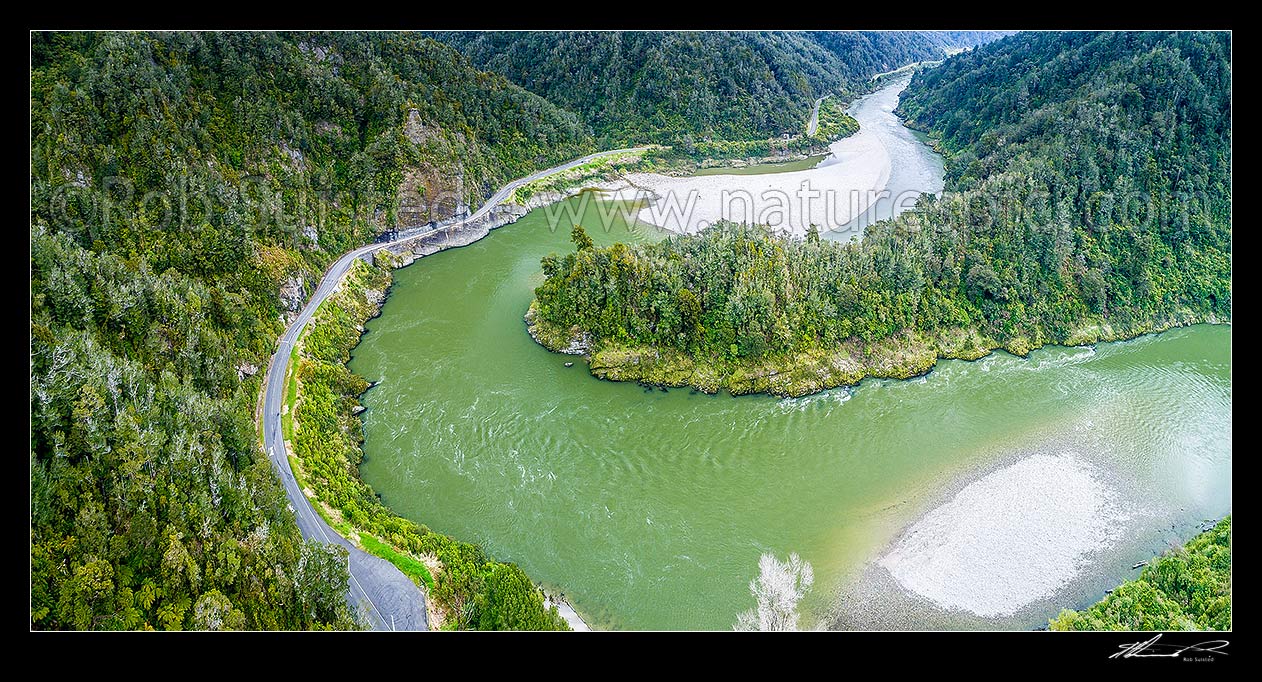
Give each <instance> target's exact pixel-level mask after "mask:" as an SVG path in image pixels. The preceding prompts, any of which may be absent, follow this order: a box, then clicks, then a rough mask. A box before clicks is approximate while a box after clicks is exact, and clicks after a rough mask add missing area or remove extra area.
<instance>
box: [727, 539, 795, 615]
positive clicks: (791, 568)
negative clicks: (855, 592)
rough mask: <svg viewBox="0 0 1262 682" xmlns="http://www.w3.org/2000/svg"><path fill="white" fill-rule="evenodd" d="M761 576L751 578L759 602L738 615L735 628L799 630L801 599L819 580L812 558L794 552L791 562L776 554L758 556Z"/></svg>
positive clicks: (791, 555)
mask: <svg viewBox="0 0 1262 682" xmlns="http://www.w3.org/2000/svg"><path fill="white" fill-rule="evenodd" d="M758 571H759V573H758V577H757V578H755V579H754V580H751V581H749V591H750V593H751V594H753V595H754V600H755V602H756V603H757V606H756V607H754V608H753V609H750V610H749V611H746V612H744V613H742V614H740V615H739V616H737V617H736V625H734V626H732V629H733V630H752V631H768V630H797V629H798V602H800V601H802V597H804V596H806V593H807V592H808V591H809V590H810V589H811V586H812V585H814V584H815V571H814V570H813V569H812V568H811V564H810V562H807V561H802V558H801V557H799V556H798V555H797V552H793V553H792V554H790V555H789V560H788V561H787V562H783V561H780V560H779V559H777V558H776V557H775V555H774V554H770V553H767V554H763V555H762V557H761V558H759V559H758Z"/></svg>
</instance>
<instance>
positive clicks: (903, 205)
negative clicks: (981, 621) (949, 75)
mask: <svg viewBox="0 0 1262 682" xmlns="http://www.w3.org/2000/svg"><path fill="white" fill-rule="evenodd" d="M910 81H911V74H910V72H909V73H908V74H906V75H905V76H900V77H899V78H897V79H895V80H893V81H891V82H890V83H889V84H888V85H886V86H884V87H882V88H881V89H879V90H877V91H875V92H873V93H871V94H868V95H865V96H863V97H860V98H859V99H857V100H855V101H854V102H853V103H852V104H851V105H850V107H849V108H848V109H847V112H848V113H849V114H850V115H851V116H853V117H854V118H855V120H857V121H858V122H859V131H858V132H857V133H855V134H854V135H851V136H849V137H846V138H843V139H841V140H837V141H836V142H833V143H832V144H831V145H829V155H828V157H827V158H825V159H823V160H822V161H820V162H819V163H818V164H814V162H813V161H809V160H808V161H807V162H805V163H809V164H811V165H809V166H804V162H794V163H792V164H787V165H780V166H779V167H771V168H767V167H762V166H755V167H749V168H743V169H709V170H707V171H705V172H704V173H698V174H696V175H692V176H688V177H667V176H665V175H659V174H655V173H634V174H631V175H630V176H629V177H628V179H627V183H626V185H625V186H624V187H620V188H618V189H616V190H611V196H614V197H616V198H620V199H624V200H633V199H637V198H645V197H646V196H651V197H652V199H653V201H651V202H650V203H648V204H647V205H646V206H645V208H644V209H643V210H641V211H640V212H639V215H638V217H639V219H640V220H642V221H644V222H646V223H651V224H653V225H658V226H661V227H664V228H667V229H670V230H672V231H674V232H696V231H698V230H701V229H703V228H704V227H705V226H707V225H710V224H713V223H714V222H715V221H716V220H720V219H722V220H731V221H734V222H752V223H759V224H764V225H768V226H770V227H772V228H773V229H778V230H783V231H786V232H789V233H792V234H797V235H803V234H805V233H806V231H807V227H808V226H809V225H812V224H813V225H815V226H817V227H818V228H819V229H820V231H821V233H822V234H824V235H825V236H826V237H827V238H829V239H837V240H849V239H853V238H856V237H858V236H860V235H862V228H863V227H865V226H866V225H868V224H869V223H871V222H872V221H873V220H881V219H884V218H888V217H890V216H891V215H894V214H897V213H899V212H901V211H903V210H906V209H908V208H910V207H912V206H913V205H914V204H915V203H916V199H917V198H918V197H919V196H920V194H921V193H922V192H928V193H933V194H936V193H939V192H941V191H942V171H943V168H942V158H941V157H940V156H939V155H938V154H936V153H935V152H934V151H933V150H932V149H930V148H929V147H928V146H926V145H925V144H924V143H923V141H922V136H920V135H919V134H918V133H915V132H913V131H911V130H909V129H907V128H906V127H904V126H903V125H902V123H901V122H900V121H899V119H898V117H897V116H895V115H894V114H893V110H894V108H895V107H896V106H898V97H899V93H901V92H902V91H903V89H904V88H906V87H907V84H908V83H909V82H910ZM759 171H767V172H762V173H759Z"/></svg>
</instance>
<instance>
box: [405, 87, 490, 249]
mask: <svg viewBox="0 0 1262 682" xmlns="http://www.w3.org/2000/svg"><path fill="white" fill-rule="evenodd" d="M403 134H404V135H405V136H406V137H407V139H408V141H410V142H411V143H412V144H414V145H416V147H417V150H418V151H419V152H420V157H421V159H422V161H421V162H420V163H419V164H417V165H416V166H413V167H411V168H408V169H407V170H405V171H404V173H403V182H401V183H400V184H399V189H398V198H399V210H398V227H399V228H404V229H406V228H409V227H419V226H421V225H425V224H427V223H429V222H431V221H440V220H445V219H447V218H450V217H452V216H455V215H460V214H462V213H464V212H466V211H469V210H470V209H469V204H468V201H469V197H468V195H467V192H468V191H469V188H468V187H467V186H466V182H465V168H464V164H463V163H462V161H461V159H462V158H465V157H466V156H467V155H469V154H476V153H477V143H476V142H471V141H470V140H469V139H468V138H467V137H466V136H465V134H464V133H463V132H460V131H456V132H454V133H452V132H451V131H447V130H444V129H443V128H441V127H439V126H436V125H432V124H429V123H426V122H425V121H423V120H422V119H421V116H420V113H419V112H418V111H417V110H416V109H411V110H409V111H408V119H407V122H406V123H405V124H404V126H403Z"/></svg>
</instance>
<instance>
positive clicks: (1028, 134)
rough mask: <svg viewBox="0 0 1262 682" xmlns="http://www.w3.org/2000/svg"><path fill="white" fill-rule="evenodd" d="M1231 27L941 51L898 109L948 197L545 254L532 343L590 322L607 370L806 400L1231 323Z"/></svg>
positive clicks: (596, 361)
mask: <svg viewBox="0 0 1262 682" xmlns="http://www.w3.org/2000/svg"><path fill="white" fill-rule="evenodd" d="M1229 40H1230V38H1229V35H1228V34H1225V33H1190V32H1184V33H1138V34H1135V33H1068V34H1051V33H1033V34H1018V35H1016V36H1013V37H1009V38H1006V39H1004V40H1001V41H998V42H996V43H992V44H989V45H985V46H982V47H980V48H978V49H976V50H974V51H971V52H969V53H966V54H962V55H959V56H957V57H953V58H951V59H950V60H948V61H947V62H946V63H945V64H944V65H942V66H941V67H939V68H937V69H930V70H928V71H925V72H923V73H922V74H920V75H917V76H916V77H915V79H914V81H913V83H912V84H911V86H910V87H909V88H908V89H907V91H906V93H905V94H904V97H903V101H902V104H901V107H902V110H903V111H904V112H905V113H906V115H907V116H909V117H910V119H911V121H912V123H913V124H914V125H917V126H919V127H922V128H924V129H925V130H926V131H928V132H929V133H930V135H931V137H933V138H935V139H937V140H938V141H939V144H940V146H941V147H942V148H943V149H944V150H945V152H946V153H947V156H948V174H947V189H948V190H949V192H950V194H949V196H947V197H944V198H941V199H937V200H932V199H929V200H924V201H922V202H921V208H920V209H919V210H917V211H912V212H908V213H905V214H903V215H901V216H900V217H899V218H897V219H895V220H892V221H885V222H882V223H878V224H877V225H874V226H872V227H871V228H869V230H868V234H867V236H866V238H865V239H863V240H862V241H861V242H856V243H851V244H846V245H842V244H837V243H830V242H826V241H820V240H819V239H817V238H808V240H807V241H806V242H805V243H803V242H795V241H791V240H788V239H784V238H781V237H777V236H773V235H770V234H767V233H766V232H764V231H763V230H761V229H759V228H751V227H740V226H730V225H719V226H716V227H713V228H710V229H708V230H706V231H704V232H702V233H701V234H700V235H697V236H690V237H689V236H684V237H674V238H671V239H669V240H665V241H663V242H660V243H657V244H646V245H636V246H634V247H626V246H623V245H615V246H613V247H611V248H605V249H598V248H582V249H580V250H579V251H578V252H577V253H571V254H567V255H565V256H564V257H549V258H546V259H545V260H544V263H543V267H544V273H545V274H546V276H547V279H546V281H545V282H544V284H543V285H542V286H540V287H539V288H538V289H537V290H536V302H535V303H534V305H533V306H532V311H531V318H532V322H533V323H534V325H535V333H536V337H537V338H540V339H541V340H542V341H543V342H544V343H545V344H546V345H549V346H550V347H557V346H564V345H566V344H567V343H568V342H569V340H570V339H572V338H575V337H583V336H584V335H586V336H587V337H588V339H589V341H590V345H591V347H592V348H593V351H594V353H593V362H592V369H593V371H596V372H597V373H598V374H601V375H602V376H607V377H609V378H621V379H641V380H648V381H653V382H655V383H668V384H692V385H696V386H700V387H702V388H706V389H707V390H713V389H717V388H718V387H727V388H729V389H732V390H734V391H737V392H746V391H771V392H774V393H787V394H801V393H808V392H811V391H814V390H819V389H821V388H824V387H827V386H832V385H838V384H843V383H852V382H854V381H856V380H857V379H858V378H861V377H862V376H865V375H878V376H909V375H912V374H916V373H919V372H923V371H926V370H927V369H928V368H929V367H930V366H932V364H933V362H934V361H935V359H936V358H937V357H977V356H979V355H981V354H984V353H985V352H988V351H989V350H990V349H992V348H995V347H1000V346H1002V347H1005V348H1007V349H1009V350H1011V351H1013V352H1015V353H1019V354H1025V352H1027V351H1028V349H1030V348H1032V347H1037V346H1039V345H1042V344H1044V343H1049V342H1050V343H1086V342H1093V341H1096V340H1099V339H1112V338H1122V337H1128V336H1133V335H1136V334H1139V333H1143V332H1145V331H1150V330H1153V329H1161V328H1165V327H1168V326H1170V325H1173V324H1184V323H1188V322H1192V321H1199V320H1227V319H1230V316H1231V213H1230V211H1231V192H1230V186H1231V171H1230V163H1231V99H1230V86H1231V65H1230V43H1229ZM580 241H581V240H580Z"/></svg>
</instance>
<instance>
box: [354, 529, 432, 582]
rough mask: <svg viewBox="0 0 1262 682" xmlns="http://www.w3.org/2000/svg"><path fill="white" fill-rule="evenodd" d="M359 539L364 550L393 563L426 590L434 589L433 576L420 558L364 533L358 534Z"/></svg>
mask: <svg viewBox="0 0 1262 682" xmlns="http://www.w3.org/2000/svg"><path fill="white" fill-rule="evenodd" d="M359 541H360V543H362V544H363V546H364V551H366V552H368V553H369V554H373V555H376V556H379V557H381V558H382V559H385V560H386V561H389V562H390V563H392V564H394V565H395V566H396V567H397V568H398V569H399V570H400V571H403V575H406V576H407V577H409V578H411V579H412V582H415V583H416V584H417V585H419V586H421V587H424V588H425V589H427V590H432V589H434V576H432V575H430V573H429V569H428V568H426V567H425V564H423V563H421V562H420V560H418V559H416V558H415V557H413V556H412V555H410V554H405V553H403V552H401V551H399V550H397V549H395V548H394V547H391V546H390V545H387V544H386V543H384V542H382V541H381V540H379V539H377V538H376V537H373V536H372V535H368V534H366V533H361V534H360V535H359Z"/></svg>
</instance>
